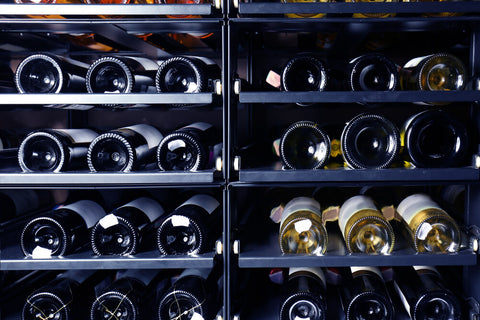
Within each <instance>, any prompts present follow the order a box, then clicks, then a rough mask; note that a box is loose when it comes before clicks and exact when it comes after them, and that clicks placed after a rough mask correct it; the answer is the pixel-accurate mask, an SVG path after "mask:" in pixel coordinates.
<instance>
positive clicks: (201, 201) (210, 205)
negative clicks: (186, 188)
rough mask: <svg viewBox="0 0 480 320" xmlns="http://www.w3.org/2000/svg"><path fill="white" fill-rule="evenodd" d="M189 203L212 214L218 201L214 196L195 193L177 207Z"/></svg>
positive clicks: (218, 203) (217, 205) (218, 204)
mask: <svg viewBox="0 0 480 320" xmlns="http://www.w3.org/2000/svg"><path fill="white" fill-rule="evenodd" d="M189 204H190V205H194V206H198V207H201V208H203V209H205V210H206V211H207V212H208V214H212V213H213V212H214V211H215V210H216V209H217V208H218V207H219V206H220V202H218V201H217V200H216V199H215V198H213V197H211V196H209V195H206V194H197V195H194V196H193V197H191V198H190V199H188V200H187V201H185V202H184V203H182V204H181V205H180V206H179V207H178V208H180V207H183V206H186V205H189ZM178 208H177V209H178Z"/></svg>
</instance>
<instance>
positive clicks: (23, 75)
mask: <svg viewBox="0 0 480 320" xmlns="http://www.w3.org/2000/svg"><path fill="white" fill-rule="evenodd" d="M87 69H88V65H87V64H85V63H83V62H80V61H76V60H73V59H68V58H66V57H60V56H56V55H52V54H43V53H41V54H32V55H30V56H28V57H26V58H24V59H23V60H22V61H21V62H20V64H19V65H18V67H17V70H16V71H15V85H16V87H17V90H18V92H20V93H59V92H85V75H86V73H87Z"/></svg>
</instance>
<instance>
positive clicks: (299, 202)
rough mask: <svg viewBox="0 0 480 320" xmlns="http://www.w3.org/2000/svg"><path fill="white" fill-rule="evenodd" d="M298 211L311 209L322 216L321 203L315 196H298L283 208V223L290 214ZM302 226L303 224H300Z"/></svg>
mask: <svg viewBox="0 0 480 320" xmlns="http://www.w3.org/2000/svg"><path fill="white" fill-rule="evenodd" d="M297 211H311V212H314V213H316V214H317V215H318V216H320V217H321V216H322V214H321V211H320V203H318V202H317V201H315V200H314V199H313V198H308V197H297V198H294V199H292V200H290V201H289V202H288V203H287V204H286V205H285V208H283V211H282V220H281V225H282V224H283V222H284V221H285V219H287V218H288V217H289V216H290V215H292V214H293V213H295V212H297ZM299 227H302V226H299ZM295 228H297V226H295Z"/></svg>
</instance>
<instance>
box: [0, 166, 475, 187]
mask: <svg viewBox="0 0 480 320" xmlns="http://www.w3.org/2000/svg"><path fill="white" fill-rule="evenodd" d="M238 174H239V180H238V181H239V182H240V183H276V182H317V183H328V182H343V183H348V182H394V181H399V182H415V181H418V182H421V181H429V182H433V181H435V182H442V181H443V182H448V181H451V182H453V181H462V182H465V181H471V182H477V181H479V180H480V171H479V170H478V169H474V168H471V167H463V168H435V169H430V168H429V169H422V168H416V169H406V168H394V169H382V170H374V169H344V168H340V169H325V170H274V169H273V168H262V169H240V171H239V173H238ZM0 182H1V180H0ZM240 183H239V184H237V185H241V184H240Z"/></svg>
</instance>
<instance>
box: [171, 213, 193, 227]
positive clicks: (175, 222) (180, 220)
mask: <svg viewBox="0 0 480 320" xmlns="http://www.w3.org/2000/svg"><path fill="white" fill-rule="evenodd" d="M170 221H172V226H174V227H188V226H189V225H190V220H188V218H187V217H185V216H179V215H177V214H174V215H173V216H172V217H171V219H170Z"/></svg>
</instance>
